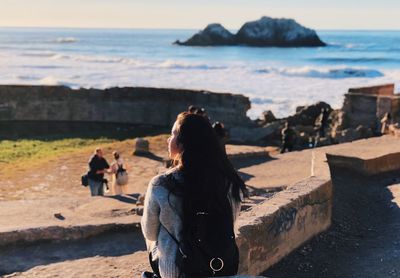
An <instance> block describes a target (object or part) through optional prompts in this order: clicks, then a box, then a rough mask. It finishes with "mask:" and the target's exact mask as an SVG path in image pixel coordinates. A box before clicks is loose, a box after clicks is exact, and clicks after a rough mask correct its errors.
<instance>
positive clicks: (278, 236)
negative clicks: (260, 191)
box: [237, 178, 332, 275]
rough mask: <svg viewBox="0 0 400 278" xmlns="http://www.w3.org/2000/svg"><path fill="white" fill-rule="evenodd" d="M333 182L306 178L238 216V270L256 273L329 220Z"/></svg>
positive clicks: (277, 259)
mask: <svg viewBox="0 0 400 278" xmlns="http://www.w3.org/2000/svg"><path fill="white" fill-rule="evenodd" d="M331 212H332V185H331V183H330V181H329V180H326V179H319V178H309V179H307V180H304V181H302V182H299V183H296V184H295V185H293V186H290V187H289V188H287V189H286V190H284V191H282V192H279V193H277V194H276V195H275V196H274V197H272V198H271V199H269V200H268V201H266V202H264V203H262V204H260V205H258V206H255V207H253V208H252V209H251V210H250V211H247V212H244V213H243V214H241V216H240V217H239V219H238V226H239V234H238V236H237V243H238V246H239V249H240V270H239V271H240V273H247V274H253V275H256V274H259V273H261V272H263V271H265V270H266V269H267V268H268V267H270V266H271V265H273V264H275V263H276V262H278V261H279V260H281V259H282V258H283V257H285V256H286V255H287V254H289V253H290V252H291V251H293V250H294V249H296V248H297V247H299V246H300V245H302V244H303V243H304V242H306V241H307V240H309V239H310V238H312V237H313V236H315V235H317V234H318V233H320V232H322V231H324V230H326V229H327V228H328V227H329V225H330V223H331Z"/></svg>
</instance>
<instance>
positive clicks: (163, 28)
mask: <svg viewBox="0 0 400 278" xmlns="http://www.w3.org/2000/svg"><path fill="white" fill-rule="evenodd" d="M0 28H10V29H78V30H79V29H82V30H94V29H102V30H104V29H109V30H203V29H204V28H205V27H203V28H195V27H192V28H189V27H100V26H99V27H77V26H75V27H67V26H0ZM225 28H226V27H225ZM226 29H228V30H235V31H236V30H239V29H240V28H238V29H236V28H226ZM311 29H314V28H311ZM314 30H317V31H400V27H399V28H393V29H392V28H343V29H340V28H320V29H319V28H315V29H314Z"/></svg>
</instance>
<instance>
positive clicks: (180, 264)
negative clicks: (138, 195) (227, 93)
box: [142, 112, 247, 278]
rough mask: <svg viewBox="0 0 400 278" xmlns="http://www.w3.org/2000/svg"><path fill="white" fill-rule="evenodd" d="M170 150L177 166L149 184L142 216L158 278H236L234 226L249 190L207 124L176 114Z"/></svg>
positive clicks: (236, 263) (236, 261)
mask: <svg viewBox="0 0 400 278" xmlns="http://www.w3.org/2000/svg"><path fill="white" fill-rule="evenodd" d="M168 152H169V156H170V158H171V159H173V160H174V165H175V167H173V168H172V169H170V170H169V171H167V173H165V174H162V175H159V176H156V177H154V178H153V179H152V180H151V181H150V183H149V186H148V189H147V193H146V196H145V205H144V212H143V217H142V231H143V234H144V237H145V239H146V244H147V246H148V249H149V251H151V252H150V255H151V263H152V267H153V270H154V272H155V273H156V274H157V276H161V277H162V278H175V277H190V276H200V277H201V276H203V277H206V276H228V275H234V274H236V272H237V267H238V250H237V246H236V244H235V237H234V231H233V225H234V221H235V219H236V218H237V216H238V214H239V211H240V203H241V201H242V199H243V197H244V196H245V195H246V193H247V191H246V187H245V184H244V182H243V181H242V179H241V178H240V177H239V176H238V174H237V173H236V171H235V169H234V168H233V166H232V165H231V163H230V162H229V160H228V158H227V156H226V154H225V153H224V152H223V150H222V148H221V146H220V144H219V141H218V138H217V136H216V134H215V131H214V130H213V128H212V126H211V124H210V122H209V120H208V119H207V118H205V117H203V116H201V115H196V114H189V113H187V112H184V113H181V114H179V115H178V117H177V119H176V121H175V124H174V126H173V128H172V132H171V136H170V137H169V138H168ZM156 262H157V263H156Z"/></svg>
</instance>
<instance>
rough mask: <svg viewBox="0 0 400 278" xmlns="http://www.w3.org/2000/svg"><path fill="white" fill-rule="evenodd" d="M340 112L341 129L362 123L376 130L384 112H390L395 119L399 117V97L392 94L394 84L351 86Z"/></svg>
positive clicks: (355, 126) (354, 126)
mask: <svg viewBox="0 0 400 278" xmlns="http://www.w3.org/2000/svg"><path fill="white" fill-rule="evenodd" d="M342 112H343V113H342V119H341V122H342V124H341V127H340V128H341V129H342V130H344V129H347V128H357V127H358V126H360V125H362V126H364V127H367V128H371V129H372V130H373V131H377V130H379V128H380V120H381V119H382V117H383V116H384V115H385V113H387V112H390V113H391V114H392V115H393V117H394V119H395V120H396V119H398V118H400V114H399V112H400V97H399V96H398V95H395V94H394V84H388V85H382V86H373V87H363V88H351V89H349V91H348V93H347V94H345V100H344V103H343V107H342Z"/></svg>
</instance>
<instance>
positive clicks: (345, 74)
mask: <svg viewBox="0 0 400 278" xmlns="http://www.w3.org/2000/svg"><path fill="white" fill-rule="evenodd" d="M257 72H258V73H270V74H271V73H272V74H279V75H283V76H288V77H310V78H330V79H342V78H376V77H382V76H384V74H383V73H382V72H380V71H378V70H374V69H362V68H335V69H318V68H311V67H302V68H267V69H261V70H257Z"/></svg>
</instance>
